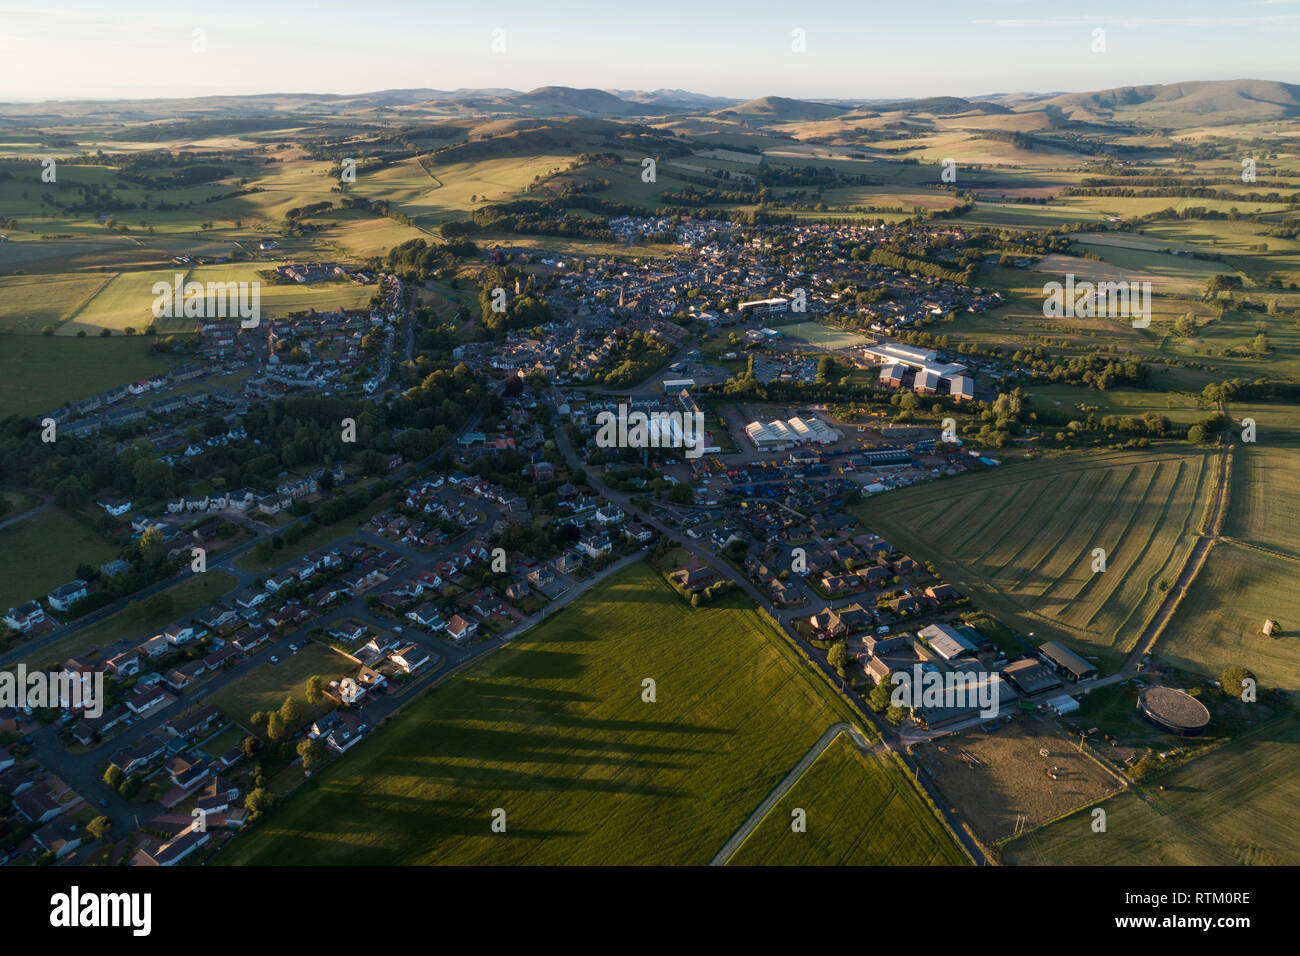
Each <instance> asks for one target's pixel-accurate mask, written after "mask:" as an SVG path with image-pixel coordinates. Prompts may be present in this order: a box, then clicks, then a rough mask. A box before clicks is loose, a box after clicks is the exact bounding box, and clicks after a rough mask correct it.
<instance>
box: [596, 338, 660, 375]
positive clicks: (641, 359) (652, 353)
mask: <svg viewBox="0 0 1300 956" xmlns="http://www.w3.org/2000/svg"><path fill="white" fill-rule="evenodd" d="M671 355H672V350H671V349H670V348H669V347H668V346H667V345H666V344H664V343H663V342H661V341H660V340H659V339H658V338H656V337H654V336H652V335H646V334H645V333H643V332H642V331H641V330H640V329H638V330H636V331H635V332H633V333H632V334H631V335H630V336H628V337H627V338H626V339H623V340H622V341H621V342H619V343H617V344H616V345H615V346H614V348H613V349H611V350H610V353H609V357H608V359H607V362H606V364H605V365H604V366H603V367H602V368H601V369H599V370H598V371H597V372H596V375H595V377H596V379H597V380H598V381H600V382H603V383H604V384H605V385H607V386H609V387H610V388H628V387H630V386H632V385H636V384H637V383H638V382H641V381H643V380H644V379H645V378H646V376H648V375H650V374H651V373H652V372H654V371H655V369H657V368H660V367H661V366H662V365H663V364H664V362H666V361H668V358H669V356H671Z"/></svg>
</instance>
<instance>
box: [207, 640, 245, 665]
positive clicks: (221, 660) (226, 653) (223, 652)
mask: <svg viewBox="0 0 1300 956" xmlns="http://www.w3.org/2000/svg"><path fill="white" fill-rule="evenodd" d="M239 652H240V651H239V648H238V647H236V646H235V645H234V644H227V645H226V646H225V647H223V648H220V649H219V650H215V651H213V652H212V653H211V654H209V655H208V656H207V657H205V658H203V666H204V667H206V668H207V669H208V670H210V671H214V670H216V669H217V668H218V667H221V666H222V665H224V664H225V663H226V661H228V660H230V659H231V658H233V657H235V656H237V655H238V654H239Z"/></svg>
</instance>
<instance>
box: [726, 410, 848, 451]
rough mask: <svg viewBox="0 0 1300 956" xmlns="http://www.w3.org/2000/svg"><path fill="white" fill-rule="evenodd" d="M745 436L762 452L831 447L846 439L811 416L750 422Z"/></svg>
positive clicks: (746, 427)
mask: <svg viewBox="0 0 1300 956" xmlns="http://www.w3.org/2000/svg"><path fill="white" fill-rule="evenodd" d="M745 434H746V435H748V436H749V440H750V441H752V442H753V443H754V447H755V448H757V449H758V450H760V451H765V450H780V449H784V448H791V447H793V446H795V445H806V444H816V445H829V444H832V443H834V442H837V441H839V440H840V439H841V438H842V437H844V436H843V435H841V434H840V433H839V432H838V431H836V430H835V429H833V428H831V427H830V426H829V425H827V424H826V423H825V422H823V421H822V420H821V419H818V418H813V417H811V416H810V417H808V418H801V417H799V416H796V417H794V418H788V419H786V420H785V421H781V420H779V419H776V420H773V421H770V422H761V421H754V422H750V423H749V424H748V425H746V426H745Z"/></svg>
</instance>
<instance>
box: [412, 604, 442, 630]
mask: <svg viewBox="0 0 1300 956" xmlns="http://www.w3.org/2000/svg"><path fill="white" fill-rule="evenodd" d="M406 616H407V618H408V619H409V620H412V621H414V622H415V623H416V624H418V625H420V627H423V628H426V629H427V630H430V631H439V630H442V626H443V620H442V614H441V613H440V612H439V611H438V609H437V608H436V607H435V606H434V605H433V604H432V603H430V602H428V601H425V602H424V603H423V604H421V605H420V606H419V607H417V608H416V609H415V610H413V611H408V612H407V614H406Z"/></svg>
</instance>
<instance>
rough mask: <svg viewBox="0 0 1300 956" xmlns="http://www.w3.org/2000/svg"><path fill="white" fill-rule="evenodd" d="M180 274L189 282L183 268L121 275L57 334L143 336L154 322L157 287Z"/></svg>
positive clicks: (108, 284) (82, 308)
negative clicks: (104, 331) (125, 333)
mask: <svg viewBox="0 0 1300 956" xmlns="http://www.w3.org/2000/svg"><path fill="white" fill-rule="evenodd" d="M177 273H180V274H182V275H184V276H186V280H187V281H188V279H189V278H190V275H189V271H188V270H187V269H185V268H184V267H177V268H175V269H153V270H149V271H147V272H121V273H118V274H117V275H115V276H113V278H112V279H111V280H110V281H109V282H108V283H107V284H105V285H104V286H103V287H102V288H101V289H99V291H98V292H96V293H95V294H94V295H93V296H91V297H90V299H89V300H88V301H86V302H85V303H83V304H82V306H81V308H80V309H78V310H77V311H76V313H75V315H73V316H72V318H71V320H70V321H68V322H65V323H64V324H63V325H61V326H59V329H58V332H57V334H58V335H76V334H77V333H78V332H85V333H86V334H87V335H88V336H89V335H98V334H99V331H100V329H112V330H113V331H115V332H120V331H122V330H123V329H126V328H128V327H129V328H134V329H135V330H136V331H137V332H143V331H144V330H145V329H147V328H148V327H149V326H150V325H152V324H153V320H154V316H153V303H154V298H155V297H154V294H153V291H152V290H153V286H154V283H155V282H165V283H167V284H168V285H171V284H172V282H173V281H174V280H175V277H176V275H177ZM190 324H191V325H192V324H193V323H192V322H191V323H190Z"/></svg>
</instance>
